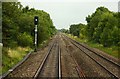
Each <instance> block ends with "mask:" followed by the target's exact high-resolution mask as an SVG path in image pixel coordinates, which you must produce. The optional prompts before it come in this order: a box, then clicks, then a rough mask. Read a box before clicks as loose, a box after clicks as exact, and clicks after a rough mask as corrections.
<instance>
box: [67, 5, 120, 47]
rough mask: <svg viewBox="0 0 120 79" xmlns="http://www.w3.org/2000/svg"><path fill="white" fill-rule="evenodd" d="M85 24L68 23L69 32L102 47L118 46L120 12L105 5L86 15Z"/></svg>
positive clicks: (119, 38) (119, 40) (119, 39)
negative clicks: (113, 10)
mask: <svg viewBox="0 0 120 79" xmlns="http://www.w3.org/2000/svg"><path fill="white" fill-rule="evenodd" d="M86 21H87V24H82V23H80V24H72V25H70V28H69V32H68V33H70V34H72V35H74V36H77V37H79V38H82V39H84V38H85V39H87V40H88V41H93V42H95V43H99V44H102V45H103V46H104V47H110V46H120V33H119V32H120V22H119V21H120V13H119V12H112V11H110V10H108V9H107V8H105V7H98V8H97V9H96V11H95V12H94V13H93V14H91V15H88V16H87V17H86Z"/></svg>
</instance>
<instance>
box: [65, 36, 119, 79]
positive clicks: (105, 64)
mask: <svg viewBox="0 0 120 79" xmlns="http://www.w3.org/2000/svg"><path fill="white" fill-rule="evenodd" d="M64 37H65V38H66V39H67V40H70V42H71V43H72V44H73V45H75V46H76V47H77V48H79V49H80V50H81V51H82V52H84V53H85V54H86V55H87V56H88V57H90V58H91V59H92V60H93V61H95V62H96V63H97V64H98V65H100V66H101V67H102V68H103V69H105V70H106V71H107V72H108V73H109V74H111V75H112V76H113V78H115V79H120V77H119V70H120V65H119V64H118V63H116V62H114V61H112V60H109V59H107V58H105V57H104V56H102V55H100V54H98V53H97V52H95V51H93V50H91V49H89V48H87V47H86V46H84V45H82V44H80V43H78V42H77V41H75V40H73V39H71V38H68V37H67V36H64Z"/></svg>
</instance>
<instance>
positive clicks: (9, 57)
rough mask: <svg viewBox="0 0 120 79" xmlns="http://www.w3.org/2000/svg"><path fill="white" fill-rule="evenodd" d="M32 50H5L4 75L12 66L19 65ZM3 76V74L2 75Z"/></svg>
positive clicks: (3, 55) (3, 56)
mask: <svg viewBox="0 0 120 79" xmlns="http://www.w3.org/2000/svg"><path fill="white" fill-rule="evenodd" d="M30 49H31V48H29V47H26V48H22V47H17V48H15V49H11V48H3V53H4V54H2V58H3V59H2V73H4V72H6V71H7V70H9V69H10V68H11V67H12V66H14V65H15V64H17V63H18V62H19V61H20V60H22V59H23V57H24V56H25V55H26V54H27V53H28V52H29V50H30ZM0 74H1V73H0Z"/></svg>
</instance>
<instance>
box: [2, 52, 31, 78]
mask: <svg viewBox="0 0 120 79" xmlns="http://www.w3.org/2000/svg"><path fill="white" fill-rule="evenodd" d="M32 52H33V51H30V52H29V53H28V54H27V55H26V56H25V57H24V58H23V59H22V60H21V61H20V62H18V64H16V65H15V66H14V67H12V68H11V69H9V70H8V72H6V73H5V74H3V75H2V77H1V79H4V78H6V77H7V76H8V75H9V74H10V73H12V72H13V71H14V70H15V69H16V68H18V67H19V66H20V65H21V64H23V63H24V62H25V61H26V60H27V59H28V58H29V57H30V55H31V53H32Z"/></svg>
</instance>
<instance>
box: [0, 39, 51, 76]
mask: <svg viewBox="0 0 120 79" xmlns="http://www.w3.org/2000/svg"><path fill="white" fill-rule="evenodd" d="M49 41H50V39H49V40H45V41H43V42H42V43H41V44H40V45H39V46H38V48H43V47H44V46H46V45H47V44H48V43H49ZM1 50H2V49H1ZM29 50H31V48H29V47H25V48H23V47H16V48H14V49H11V48H5V47H3V51H2V66H0V75H1V74H4V73H5V72H7V71H8V70H9V69H10V68H12V67H13V66H15V65H16V64H17V63H18V62H19V61H21V60H22V59H23V58H24V56H25V55H26V54H27V53H29Z"/></svg>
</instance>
